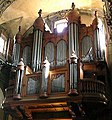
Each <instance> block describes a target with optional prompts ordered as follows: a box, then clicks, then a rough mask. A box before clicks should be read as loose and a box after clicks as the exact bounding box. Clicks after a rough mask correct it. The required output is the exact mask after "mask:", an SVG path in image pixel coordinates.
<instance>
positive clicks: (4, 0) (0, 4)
mask: <svg viewBox="0 0 112 120" xmlns="http://www.w3.org/2000/svg"><path fill="white" fill-rule="evenodd" d="M14 1H15V0H1V1H0V17H1V16H2V14H3V12H4V11H5V10H6V9H7V8H8V7H9V6H10V5H11V4H12V3H13V2H14Z"/></svg>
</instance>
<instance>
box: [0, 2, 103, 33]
mask: <svg viewBox="0 0 112 120" xmlns="http://www.w3.org/2000/svg"><path fill="white" fill-rule="evenodd" d="M72 2H74V3H75V5H76V8H79V9H85V10H86V9H88V10H91V9H94V10H98V11H102V9H103V2H102V0H0V24H1V25H2V26H3V27H4V29H6V30H7V29H8V31H9V32H11V33H12V35H14V34H16V33H17V31H18V26H19V25H21V26H22V34H23V33H24V32H25V31H26V30H27V29H28V28H29V27H30V26H31V25H32V24H33V22H34V20H35V19H36V18H37V17H38V11H39V9H42V16H43V17H45V16H47V15H48V14H50V13H52V12H56V11H60V10H65V9H70V8H71V4H72Z"/></svg>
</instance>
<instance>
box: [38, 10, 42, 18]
mask: <svg viewBox="0 0 112 120" xmlns="http://www.w3.org/2000/svg"><path fill="white" fill-rule="evenodd" d="M38 14H39V17H41V14H42V9H40V10H39V12H38Z"/></svg>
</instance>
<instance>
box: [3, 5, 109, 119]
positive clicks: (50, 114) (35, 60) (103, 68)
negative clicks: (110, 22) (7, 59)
mask: <svg viewBox="0 0 112 120" xmlns="http://www.w3.org/2000/svg"><path fill="white" fill-rule="evenodd" d="M41 12H42V10H40V11H39V17H38V18H37V19H36V20H35V22H34V24H33V31H32V32H29V33H28V32H27V34H28V35H27V36H25V37H24V38H22V37H21V35H20V29H19V33H18V36H17V37H16V40H17V41H16V43H15V50H16V52H15V54H14V64H15V65H17V61H19V59H20V58H23V63H24V65H25V67H24V68H25V69H24V75H23V78H22V81H21V85H20V84H18V82H17V80H16V77H15V76H17V75H16V73H13V72H12V73H11V75H12V76H13V77H11V80H10V84H9V87H8V88H7V92H6V100H5V103H4V110H5V112H6V113H7V114H10V115H11V116H12V117H13V119H14V120H20V119H22V120H40V119H43V120H47V119H53V120H54V119H59V120H62V119H68V120H70V119H74V120H78V119H80V120H83V119H85V118H86V117H87V119H88V118H89V119H91V118H90V116H91V115H92V113H91V112H90V111H92V110H93V109H94V110H97V111H98V110H100V109H101V108H102V107H104V106H105V105H106V104H107V102H108V96H107V91H108V89H107V86H108V83H107V65H106V59H105V58H106V47H105V49H103V50H102V48H101V44H102V43H103V42H105V41H106V40H105V39H103V38H102V39H101V36H100V35H99V33H100V32H99V27H98V16H97V14H96V13H95V19H94V20H93V23H92V24H91V25H90V26H88V27H87V26H86V25H85V24H81V18H80V14H79V12H78V10H77V9H75V6H74V4H72V9H71V10H70V12H69V13H68V16H67V20H68V23H67V24H68V26H67V27H66V28H65V29H64V30H63V32H62V33H57V32H56V31H54V32H53V33H50V32H49V31H45V24H44V21H43V19H42V17H41ZM18 49H19V50H18ZM18 54H19V56H18ZM19 65H20V64H19ZM21 65H23V64H21ZM17 84H18V85H17ZM17 87H19V89H21V90H20V91H19V92H20V93H19V92H17V93H15V90H16V89H17ZM15 94H16V97H14V96H15ZM18 95H19V96H18Z"/></svg>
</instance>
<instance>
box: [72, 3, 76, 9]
mask: <svg viewBox="0 0 112 120" xmlns="http://www.w3.org/2000/svg"><path fill="white" fill-rule="evenodd" d="M74 8H75V4H74V2H73V3H72V10H74Z"/></svg>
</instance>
